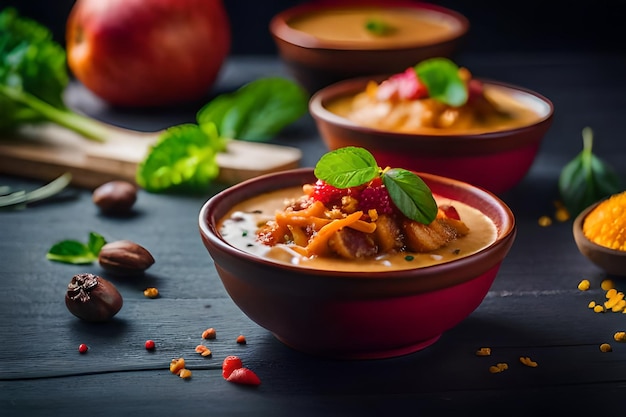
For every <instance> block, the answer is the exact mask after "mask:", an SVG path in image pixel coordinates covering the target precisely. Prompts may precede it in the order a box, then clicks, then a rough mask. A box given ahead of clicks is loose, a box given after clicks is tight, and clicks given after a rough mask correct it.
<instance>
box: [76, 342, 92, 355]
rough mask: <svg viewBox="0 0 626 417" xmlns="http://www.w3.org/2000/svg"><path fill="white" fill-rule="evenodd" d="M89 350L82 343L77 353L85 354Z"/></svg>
mask: <svg viewBox="0 0 626 417" xmlns="http://www.w3.org/2000/svg"><path fill="white" fill-rule="evenodd" d="M88 350H89V346H87V345H86V344H84V343H81V344H80V345H78V351H79V352H80V353H87V351H88Z"/></svg>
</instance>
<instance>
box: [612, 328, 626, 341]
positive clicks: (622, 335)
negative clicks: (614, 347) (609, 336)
mask: <svg viewBox="0 0 626 417" xmlns="http://www.w3.org/2000/svg"><path fill="white" fill-rule="evenodd" d="M613 339H615V341H616V342H626V332H621V331H620V332H615V334H614V335H613Z"/></svg>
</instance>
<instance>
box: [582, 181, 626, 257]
mask: <svg viewBox="0 0 626 417" xmlns="http://www.w3.org/2000/svg"><path fill="white" fill-rule="evenodd" d="M583 233H584V234H585V236H587V238H588V239H589V240H591V241H592V242H594V243H596V244H598V245H600V246H604V247H607V248H610V249H616V250H621V251H626V191H624V192H621V193H619V194H614V195H612V196H611V197H609V198H608V199H606V200H604V201H602V202H601V203H600V204H598V206H597V207H596V208H595V209H593V210H592V211H591V212H589V214H588V215H587V217H586V218H585V221H584V223H583Z"/></svg>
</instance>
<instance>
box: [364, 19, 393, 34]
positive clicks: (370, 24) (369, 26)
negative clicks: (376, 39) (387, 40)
mask: <svg viewBox="0 0 626 417" xmlns="http://www.w3.org/2000/svg"><path fill="white" fill-rule="evenodd" d="M365 30H367V31H368V32H369V33H371V34H372V35H376V36H387V35H391V34H392V33H394V32H395V31H396V30H398V29H397V28H396V27H395V26H393V25H391V24H389V23H387V22H385V21H384V20H381V19H377V18H370V19H367V21H366V22H365Z"/></svg>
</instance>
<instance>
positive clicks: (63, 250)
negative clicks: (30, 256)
mask: <svg viewBox="0 0 626 417" xmlns="http://www.w3.org/2000/svg"><path fill="white" fill-rule="evenodd" d="M105 244H106V241H105V239H104V237H102V236H101V235H99V234H98V233H95V232H91V233H89V241H88V243H86V244H85V243H83V242H80V241H78V240H73V239H67V240H62V241H60V242H57V243H55V244H54V245H52V247H51V248H50V249H49V250H48V253H47V254H46V258H47V259H49V260H51V261H55V262H63V263H69V264H76V265H84V264H90V263H93V262H94V261H96V260H97V259H98V254H99V253H100V249H102V246H104V245H105Z"/></svg>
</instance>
